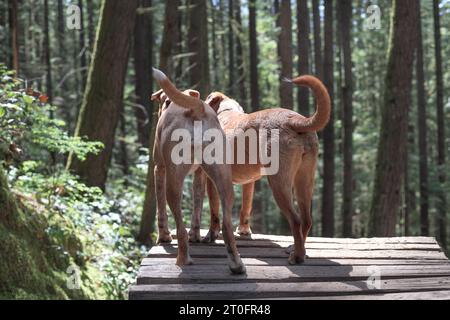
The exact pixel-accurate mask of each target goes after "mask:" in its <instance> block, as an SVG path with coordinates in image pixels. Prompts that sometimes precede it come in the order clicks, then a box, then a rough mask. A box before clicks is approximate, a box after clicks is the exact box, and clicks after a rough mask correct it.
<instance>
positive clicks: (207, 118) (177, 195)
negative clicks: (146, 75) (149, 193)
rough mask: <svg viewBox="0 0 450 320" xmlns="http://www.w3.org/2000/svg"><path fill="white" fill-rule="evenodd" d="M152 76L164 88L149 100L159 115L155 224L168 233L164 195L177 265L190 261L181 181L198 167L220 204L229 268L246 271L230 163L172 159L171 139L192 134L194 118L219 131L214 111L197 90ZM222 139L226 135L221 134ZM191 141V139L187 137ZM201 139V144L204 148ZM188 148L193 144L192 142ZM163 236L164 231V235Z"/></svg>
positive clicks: (155, 151) (161, 75) (158, 73)
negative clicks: (240, 249) (234, 218)
mask: <svg viewBox="0 0 450 320" xmlns="http://www.w3.org/2000/svg"><path fill="white" fill-rule="evenodd" d="M153 76H154V78H155V79H156V80H157V81H158V83H159V85H160V86H161V88H162V89H163V91H164V94H165V95H163V94H162V93H161V92H157V93H155V94H154V95H152V100H159V101H160V106H161V107H160V113H161V116H160V118H159V120H158V125H157V129H156V137H155V144H154V149H153V157H154V161H155V189H156V197H157V202H158V218H159V221H158V227H159V230H160V232H163V234H166V233H168V227H167V215H166V212H165V210H166V208H165V207H166V199H167V202H168V204H169V207H170V209H171V211H172V213H173V215H174V217H175V222H176V227H177V239H178V256H177V265H187V264H191V263H192V259H191V257H190V255H189V244H188V235H187V232H186V228H185V226H184V223H183V214H182V209H181V198H182V188H183V181H184V178H185V177H186V175H187V174H189V173H191V172H195V171H196V170H198V169H199V168H201V169H202V170H203V171H204V172H205V173H206V174H207V175H208V177H209V179H210V180H212V181H213V183H214V185H215V187H216V189H217V191H218V192H219V195H220V196H219V197H220V200H221V203H222V206H223V222H222V223H223V235H224V241H225V246H226V250H227V253H228V258H229V261H230V265H229V266H230V269H231V271H232V272H233V273H236V274H241V273H245V266H244V264H243V263H242V261H241V258H240V256H239V253H238V251H237V248H236V242H235V239H234V237H233V230H232V223H231V210H232V207H233V201H234V200H233V199H234V195H233V186H232V182H231V168H230V166H229V165H225V164H223V165H218V164H214V165H206V164H199V165H195V164H193V163H194V159H193V157H192V159H191V161H190V162H189V163H181V164H179V165H176V164H175V163H174V161H173V159H172V151H173V149H174V147H175V146H176V145H177V143H178V142H176V141H173V140H172V136H173V133H174V131H175V130H177V129H180V128H181V129H185V131H186V132H188V133H189V134H190V135H191V136H194V121H200V122H201V124H202V130H204V131H205V130H208V129H211V128H213V129H217V130H220V131H221V132H222V133H223V131H222V129H221V128H220V124H219V121H218V119H217V115H216V113H215V112H214V110H212V109H211V108H210V107H209V106H208V105H207V104H205V103H204V102H203V101H202V100H200V99H199V97H198V92H195V91H188V93H189V94H190V95H188V94H183V93H182V92H180V91H179V90H177V89H176V88H175V86H174V85H173V84H172V83H171V82H170V81H169V79H168V78H167V77H166V75H165V74H164V73H162V72H161V71H159V70H157V69H153ZM223 138H224V139H225V135H223ZM190 142H191V140H190ZM205 146H206V145H205V143H203V142H202V144H201V148H202V149H204V148H205ZM191 148H194V145H193V143H192V142H191ZM163 236H164V235H163Z"/></svg>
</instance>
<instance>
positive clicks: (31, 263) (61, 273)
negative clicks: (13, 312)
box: [0, 168, 97, 299]
mask: <svg viewBox="0 0 450 320" xmlns="http://www.w3.org/2000/svg"><path fill="white" fill-rule="evenodd" d="M46 218H47V216H46V214H45V212H38V211H35V210H33V209H32V208H30V206H28V205H27V204H26V202H25V201H22V200H18V199H17V198H16V197H15V196H14V194H13V193H12V192H11V190H10V189H9V188H8V186H7V183H6V178H5V176H4V173H3V169H2V168H0V299H92V298H96V297H97V296H96V293H95V290H94V286H92V285H90V283H92V282H90V281H89V276H88V274H89V272H88V270H89V267H88V266H86V265H83V263H80V259H79V258H78V256H77V254H78V253H79V252H80V251H81V250H82V248H81V245H80V242H79V241H77V239H76V237H74V236H73V235H70V234H69V235H67V236H63V237H59V238H57V239H55V238H50V237H49V236H48V233H47V232H46V229H47V228H48V223H47V219H46ZM52 223H55V222H52ZM56 223H60V224H64V223H66V221H65V220H64V219H60V220H59V221H58V220H57V222H56ZM61 227H62V228H61V229H64V226H61ZM71 265H72V266H74V265H77V267H78V268H80V270H81V274H80V275H81V278H82V280H83V281H81V282H80V289H75V290H73V289H69V288H68V287H69V286H68V285H67V284H68V282H69V283H70V277H71V276H72V275H73V274H71V273H68V272H67V270H68V268H69V266H71ZM86 283H87V284H88V285H86Z"/></svg>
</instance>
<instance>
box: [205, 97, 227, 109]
mask: <svg viewBox="0 0 450 320" xmlns="http://www.w3.org/2000/svg"><path fill="white" fill-rule="evenodd" d="M222 100H223V97H222V96H221V95H218V94H214V93H212V94H210V95H209V96H208V98H206V101H205V102H206V104H208V105H209V106H210V107H211V108H213V110H214V111H215V112H217V110H219V106H220V103H221V102H222Z"/></svg>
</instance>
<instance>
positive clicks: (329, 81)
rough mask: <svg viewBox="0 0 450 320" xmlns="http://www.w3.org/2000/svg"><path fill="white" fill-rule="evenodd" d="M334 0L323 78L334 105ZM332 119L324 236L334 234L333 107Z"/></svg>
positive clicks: (327, 135)
mask: <svg viewBox="0 0 450 320" xmlns="http://www.w3.org/2000/svg"><path fill="white" fill-rule="evenodd" d="M333 11H334V8H333V1H332V0H325V26H324V56H323V61H324V62H323V80H324V84H325V86H326V87H327V89H328V92H329V94H330V98H331V104H332V105H333V97H334V82H333V78H334V75H333V70H334V68H333V62H334V50H333V33H334V28H333V23H334V22H333V20H334V19H333ZM331 110H332V111H331V114H330V121H329V123H328V125H327V127H326V128H325V130H324V132H323V188H322V236H324V237H333V236H334V181H335V176H334V175H335V163H334V157H335V143H334V139H335V134H334V111H333V107H332V109H331Z"/></svg>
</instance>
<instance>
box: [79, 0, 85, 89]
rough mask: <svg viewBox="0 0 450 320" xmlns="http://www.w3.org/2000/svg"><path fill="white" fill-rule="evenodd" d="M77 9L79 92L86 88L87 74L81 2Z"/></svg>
mask: <svg viewBox="0 0 450 320" xmlns="http://www.w3.org/2000/svg"><path fill="white" fill-rule="evenodd" d="M78 7H79V8H80V22H81V30H80V32H79V35H80V39H79V41H80V53H79V55H80V69H81V72H80V74H81V90H84V88H86V78H87V77H86V74H87V62H86V40H85V39H86V36H85V33H86V31H85V28H84V7H83V0H78Z"/></svg>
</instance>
